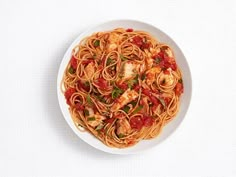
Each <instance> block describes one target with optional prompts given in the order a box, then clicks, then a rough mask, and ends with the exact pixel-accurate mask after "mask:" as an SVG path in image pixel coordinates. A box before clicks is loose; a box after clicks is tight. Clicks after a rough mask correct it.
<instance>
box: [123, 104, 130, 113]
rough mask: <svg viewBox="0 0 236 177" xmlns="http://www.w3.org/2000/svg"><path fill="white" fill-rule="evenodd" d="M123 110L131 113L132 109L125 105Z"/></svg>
mask: <svg viewBox="0 0 236 177" xmlns="http://www.w3.org/2000/svg"><path fill="white" fill-rule="evenodd" d="M123 110H124V111H125V112H126V113H128V112H129V110H130V107H129V106H127V105H125V106H124V108H123Z"/></svg>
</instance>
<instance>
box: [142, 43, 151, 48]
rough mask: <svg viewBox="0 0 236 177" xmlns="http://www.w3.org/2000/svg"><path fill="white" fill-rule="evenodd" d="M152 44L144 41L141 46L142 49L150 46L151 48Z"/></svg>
mask: <svg viewBox="0 0 236 177" xmlns="http://www.w3.org/2000/svg"><path fill="white" fill-rule="evenodd" d="M150 45H151V44H150V43H147V42H146V43H143V44H142V46H141V47H140V48H141V49H142V50H144V49H149V48H150Z"/></svg>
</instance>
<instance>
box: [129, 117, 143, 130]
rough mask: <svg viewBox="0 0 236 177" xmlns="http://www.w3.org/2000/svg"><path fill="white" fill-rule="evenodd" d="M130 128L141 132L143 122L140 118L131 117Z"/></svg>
mask: <svg viewBox="0 0 236 177" xmlns="http://www.w3.org/2000/svg"><path fill="white" fill-rule="evenodd" d="M130 126H131V128H132V129H136V130H141V129H142V127H143V121H142V118H141V117H133V118H131V119H130Z"/></svg>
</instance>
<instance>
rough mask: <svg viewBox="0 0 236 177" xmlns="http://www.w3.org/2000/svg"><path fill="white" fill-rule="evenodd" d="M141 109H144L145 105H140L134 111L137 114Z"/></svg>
mask: <svg viewBox="0 0 236 177" xmlns="http://www.w3.org/2000/svg"><path fill="white" fill-rule="evenodd" d="M141 109H143V106H141V105H140V106H138V107H137V108H136V109H135V110H134V111H133V114H136V113H138V112H139V111H140V110H141Z"/></svg>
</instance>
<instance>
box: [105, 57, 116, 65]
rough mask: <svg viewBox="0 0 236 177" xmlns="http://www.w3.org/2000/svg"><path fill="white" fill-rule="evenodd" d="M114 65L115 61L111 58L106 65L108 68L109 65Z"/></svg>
mask: <svg viewBox="0 0 236 177" xmlns="http://www.w3.org/2000/svg"><path fill="white" fill-rule="evenodd" d="M112 63H114V60H113V59H111V58H110V57H109V58H108V59H107V64H106V66H108V65H110V64H112Z"/></svg>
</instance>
